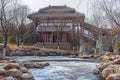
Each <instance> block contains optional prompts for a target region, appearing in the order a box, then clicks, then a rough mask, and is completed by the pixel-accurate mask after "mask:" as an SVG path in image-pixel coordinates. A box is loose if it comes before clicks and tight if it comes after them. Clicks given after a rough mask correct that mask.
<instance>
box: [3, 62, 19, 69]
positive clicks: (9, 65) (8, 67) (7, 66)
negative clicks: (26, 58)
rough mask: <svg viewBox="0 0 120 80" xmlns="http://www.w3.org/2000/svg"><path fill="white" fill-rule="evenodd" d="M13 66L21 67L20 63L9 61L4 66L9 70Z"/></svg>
mask: <svg viewBox="0 0 120 80" xmlns="http://www.w3.org/2000/svg"><path fill="white" fill-rule="evenodd" d="M11 68H16V69H19V63H8V64H7V65H6V66H5V67H4V69H6V70H9V69H11Z"/></svg>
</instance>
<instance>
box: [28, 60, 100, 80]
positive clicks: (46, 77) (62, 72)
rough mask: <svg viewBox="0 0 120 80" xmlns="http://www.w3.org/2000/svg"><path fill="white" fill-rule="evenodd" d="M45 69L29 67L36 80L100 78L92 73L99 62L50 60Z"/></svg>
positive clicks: (89, 79) (91, 79) (88, 79)
mask: <svg viewBox="0 0 120 80" xmlns="http://www.w3.org/2000/svg"><path fill="white" fill-rule="evenodd" d="M49 63H50V66H47V67H45V68H44V69H29V72H30V73H31V74H32V75H33V76H34V78H35V80H99V79H98V76H95V75H93V74H92V70H93V69H95V68H96V65H97V63H90V62H79V61H67V62H56V61H51V62H49Z"/></svg>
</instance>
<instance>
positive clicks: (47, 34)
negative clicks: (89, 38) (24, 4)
mask: <svg viewBox="0 0 120 80" xmlns="http://www.w3.org/2000/svg"><path fill="white" fill-rule="evenodd" d="M28 18H29V19H31V20H32V21H33V23H34V26H35V30H36V32H37V36H38V38H37V42H39V43H42V44H43V45H44V44H50V45H51V44H52V45H53V44H57V45H61V44H63V45H65V46H62V47H66V46H67V47H69V46H71V45H72V46H79V45H80V44H79V41H80V39H81V38H82V37H81V36H82V35H81V33H82V32H84V30H82V29H84V28H85V24H87V23H85V22H84V18H85V15H84V14H82V13H80V12H77V11H76V10H75V9H74V8H71V7H68V6H66V5H64V6H48V7H45V8H42V9H40V10H39V11H38V12H36V13H33V14H30V15H28ZM89 33H91V32H89ZM90 43H91V42H90ZM67 44H69V46H68V45H67ZM62 47H61V48H62Z"/></svg>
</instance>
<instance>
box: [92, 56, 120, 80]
mask: <svg viewBox="0 0 120 80" xmlns="http://www.w3.org/2000/svg"><path fill="white" fill-rule="evenodd" d="M100 59H101V63H100V65H99V66H97V68H96V69H95V70H93V74H100V75H101V79H102V80H120V55H103V56H101V57H100Z"/></svg>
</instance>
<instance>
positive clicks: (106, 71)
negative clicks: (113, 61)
mask: <svg viewBox="0 0 120 80" xmlns="http://www.w3.org/2000/svg"><path fill="white" fill-rule="evenodd" d="M114 72H115V71H114V68H105V69H104V70H103V71H102V77H103V78H106V77H108V76H109V75H110V74H113V73H114Z"/></svg>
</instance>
